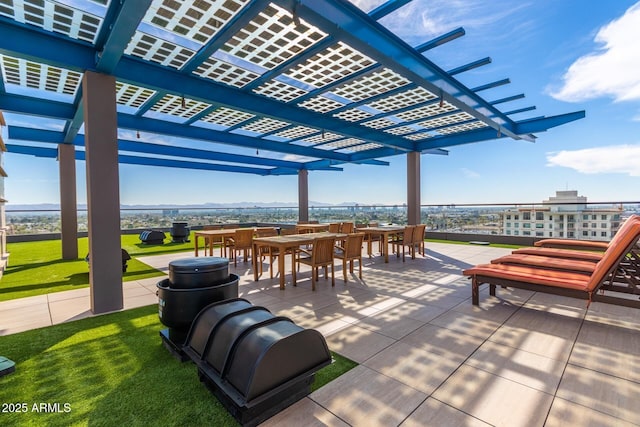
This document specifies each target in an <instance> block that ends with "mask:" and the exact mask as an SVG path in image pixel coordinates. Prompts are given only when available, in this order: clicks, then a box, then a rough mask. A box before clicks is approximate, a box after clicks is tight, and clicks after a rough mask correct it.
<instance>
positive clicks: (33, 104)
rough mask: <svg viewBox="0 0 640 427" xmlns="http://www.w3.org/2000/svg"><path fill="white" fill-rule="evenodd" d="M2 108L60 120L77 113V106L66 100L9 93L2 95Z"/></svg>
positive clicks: (71, 117)
mask: <svg viewBox="0 0 640 427" xmlns="http://www.w3.org/2000/svg"><path fill="white" fill-rule="evenodd" d="M0 110H3V111H6V112H8V113H17V114H27V115H30V116H39V117H47V118H52V119H59V120H71V119H73V117H74V115H75V113H76V109H75V107H74V106H73V105H72V104H68V103H66V102H59V101H50V100H44V99H35V98H32V97H29V96H24V95H15V94H8V93H7V94H3V95H2V96H0Z"/></svg>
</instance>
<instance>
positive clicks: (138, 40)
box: [124, 31, 195, 69]
mask: <svg viewBox="0 0 640 427" xmlns="http://www.w3.org/2000/svg"><path fill="white" fill-rule="evenodd" d="M124 53H126V54H127V55H133V56H137V57H140V58H142V59H145V60H147V61H153V62H157V63H158V64H162V65H165V66H167V67H173V68H176V69H180V68H182V67H183V66H184V64H185V63H186V62H187V61H188V60H189V59H191V57H192V56H193V55H194V53H195V52H194V51H193V50H191V49H187V48H186V47H182V46H178V45H177V44H175V43H172V42H169V41H166V40H161V39H159V38H157V37H155V36H152V35H149V34H145V33H143V32H140V31H136V33H135V34H134V36H133V37H132V38H131V41H130V42H129V45H128V46H127V49H126V50H125V52H124Z"/></svg>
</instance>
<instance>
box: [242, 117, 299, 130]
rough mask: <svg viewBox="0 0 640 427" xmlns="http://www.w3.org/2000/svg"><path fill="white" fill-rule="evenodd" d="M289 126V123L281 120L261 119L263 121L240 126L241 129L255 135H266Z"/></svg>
mask: <svg viewBox="0 0 640 427" xmlns="http://www.w3.org/2000/svg"><path fill="white" fill-rule="evenodd" d="M289 125H290V123H287V122H283V121H281V120H274V119H267V118H263V119H259V120H256V121H253V122H251V123H248V124H246V125H245V126H242V128H241V129H244V130H248V131H251V132H255V133H268V132H273V131H275V130H278V129H280V128H283V127H285V126H289Z"/></svg>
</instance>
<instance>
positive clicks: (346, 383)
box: [310, 365, 427, 427]
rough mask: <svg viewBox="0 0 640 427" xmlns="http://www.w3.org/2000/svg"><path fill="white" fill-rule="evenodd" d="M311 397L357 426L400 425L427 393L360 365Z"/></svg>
mask: <svg viewBox="0 0 640 427" xmlns="http://www.w3.org/2000/svg"><path fill="white" fill-rule="evenodd" d="M310 398H311V399H313V400H314V401H316V402H318V404H320V405H322V406H323V407H325V408H327V409H328V410H329V411H331V412H332V413H334V414H336V415H337V416H339V417H340V418H341V419H343V420H345V421H346V422H347V423H349V424H350V425H353V426H372V427H374V426H394V425H399V424H400V423H401V422H402V421H403V420H404V419H405V418H406V417H407V416H408V415H409V414H410V413H411V412H413V411H414V410H415V409H416V408H417V407H418V406H419V405H420V404H421V403H422V402H423V401H424V400H425V399H426V398H427V395H426V394H424V393H422V392H420V391H418V390H415V389H413V388H411V387H409V386H407V385H405V384H403V383H402V382H400V381H397V380H395V379H393V378H390V377H387V376H385V375H382V374H380V373H378V372H376V371H374V370H372V369H369V368H367V367H366V366H362V365H360V366H357V367H355V368H353V369H352V370H350V371H349V372H347V373H345V374H344V375H342V376H340V377H338V378H337V379H335V380H334V381H332V382H330V383H329V384H327V385H325V386H324V387H322V388H320V389H319V390H316V391H315V392H313V393H311V395H310Z"/></svg>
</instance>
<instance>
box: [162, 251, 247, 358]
mask: <svg viewBox="0 0 640 427" xmlns="http://www.w3.org/2000/svg"><path fill="white" fill-rule="evenodd" d="M238 281H239V277H238V276H237V275H235V274H229V260H228V259H226V258H217V257H204V258H185V259H181V260H176V261H171V262H170V263H169V278H168V279H164V280H161V281H160V282H158V284H157V288H158V291H157V295H158V316H159V317H160V321H161V322H162V323H163V324H164V325H165V326H167V327H168V329H164V330H162V331H160V336H161V337H162V340H163V344H164V345H165V347H166V348H167V349H168V350H169V351H170V352H171V353H172V354H173V355H174V356H175V357H176V358H178V359H180V360H182V361H184V360H186V357H185V355H184V353H183V351H182V346H183V345H184V343H185V338H186V336H187V333H188V332H189V327H190V326H191V323H192V322H193V319H194V318H195V317H196V316H197V314H198V313H199V312H200V310H202V309H203V308H204V307H206V306H207V305H209V304H211V303H213V302H218V301H223V300H226V299H231V298H237V297H238Z"/></svg>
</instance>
